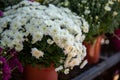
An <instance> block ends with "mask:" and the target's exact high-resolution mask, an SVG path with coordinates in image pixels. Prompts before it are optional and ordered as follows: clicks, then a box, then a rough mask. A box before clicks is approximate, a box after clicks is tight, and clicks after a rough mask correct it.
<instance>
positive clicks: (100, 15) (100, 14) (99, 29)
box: [42, 0, 120, 63]
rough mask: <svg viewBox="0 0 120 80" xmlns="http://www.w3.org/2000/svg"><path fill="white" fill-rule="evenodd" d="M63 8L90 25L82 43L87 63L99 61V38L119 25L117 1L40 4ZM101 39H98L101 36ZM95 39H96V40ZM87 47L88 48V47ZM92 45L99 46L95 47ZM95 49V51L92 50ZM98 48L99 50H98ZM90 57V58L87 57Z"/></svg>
mask: <svg viewBox="0 0 120 80" xmlns="http://www.w3.org/2000/svg"><path fill="white" fill-rule="evenodd" d="M49 3H52V4H56V5H57V6H64V7H68V8H69V9H71V10H72V11H73V12H75V13H77V14H78V15H79V16H81V17H83V18H85V19H86V20H87V21H88V23H89V24H90V29H89V32H88V34H87V36H86V38H85V42H87V43H84V44H85V45H86V46H87V47H88V48H89V49H87V50H88V62H89V63H96V62H98V61H99V53H100V45H101V40H102V39H101V38H102V37H103V35H104V34H106V33H113V32H114V30H115V29H117V28H118V25H119V23H120V1H119V0H43V2H42V4H49ZM101 35H102V37H98V36H101ZM96 38H97V39H96ZM88 45H89V46H88ZM94 45H99V47H97V48H96V47H95V46H94ZM93 48H95V49H93ZM98 48H99V49H98ZM89 55H92V56H89ZM91 59H92V60H91Z"/></svg>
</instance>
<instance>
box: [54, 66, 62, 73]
mask: <svg viewBox="0 0 120 80" xmlns="http://www.w3.org/2000/svg"><path fill="white" fill-rule="evenodd" d="M62 69H63V66H59V67H57V68H55V71H56V72H58V71H60V70H62Z"/></svg>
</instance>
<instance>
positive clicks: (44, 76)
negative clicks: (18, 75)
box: [23, 65, 58, 80]
mask: <svg viewBox="0 0 120 80" xmlns="http://www.w3.org/2000/svg"><path fill="white" fill-rule="evenodd" d="M23 76H24V80H57V77H58V74H57V72H55V68H54V67H53V65H51V66H50V67H49V68H42V69H40V68H39V67H38V66H36V67H33V66H31V65H27V66H25V68H24V75H23Z"/></svg>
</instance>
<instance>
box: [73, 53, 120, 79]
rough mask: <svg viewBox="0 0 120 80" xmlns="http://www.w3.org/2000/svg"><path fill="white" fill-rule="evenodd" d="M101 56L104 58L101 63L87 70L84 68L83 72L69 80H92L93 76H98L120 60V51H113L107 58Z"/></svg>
mask: <svg viewBox="0 0 120 80" xmlns="http://www.w3.org/2000/svg"><path fill="white" fill-rule="evenodd" d="M101 58H103V59H104V60H103V61H102V62H101V63H99V64H97V65H95V66H94V67H92V68H90V69H89V70H86V71H85V72H83V73H82V74H80V75H79V76H77V77H76V78H74V79H71V80H93V79H94V78H95V77H97V76H99V75H100V74H101V73H103V72H104V71H106V70H107V69H109V68H111V67H112V66H114V65H116V64H117V63H119V62H120V52H118V53H115V54H114V55H113V56H111V57H108V58H106V57H101Z"/></svg>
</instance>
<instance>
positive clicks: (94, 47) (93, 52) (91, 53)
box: [83, 36, 103, 64]
mask: <svg viewBox="0 0 120 80" xmlns="http://www.w3.org/2000/svg"><path fill="white" fill-rule="evenodd" d="M102 38H103V36H98V37H97V38H96V40H95V41H94V43H93V44H91V43H88V42H84V43H83V44H84V45H85V46H86V48H87V56H86V58H87V60H88V63H89V64H94V63H97V62H98V61H99V58H100V49H101V40H102Z"/></svg>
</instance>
